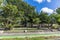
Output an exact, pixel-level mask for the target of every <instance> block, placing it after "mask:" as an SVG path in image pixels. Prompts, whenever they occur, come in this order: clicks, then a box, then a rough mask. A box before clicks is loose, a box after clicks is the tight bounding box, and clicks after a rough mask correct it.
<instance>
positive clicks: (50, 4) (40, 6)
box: [24, 0, 60, 13]
mask: <svg viewBox="0 0 60 40" xmlns="http://www.w3.org/2000/svg"><path fill="white" fill-rule="evenodd" d="M24 1H25V2H27V3H28V4H30V5H32V6H35V7H36V10H37V11H38V12H40V11H41V10H43V11H45V12H48V11H49V12H51V13H52V12H53V10H55V9H56V8H58V7H60V0H24Z"/></svg>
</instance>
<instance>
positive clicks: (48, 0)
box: [33, 0, 51, 3]
mask: <svg viewBox="0 0 60 40" xmlns="http://www.w3.org/2000/svg"><path fill="white" fill-rule="evenodd" d="M33 1H36V2H38V3H42V2H43V1H46V0H33ZM47 2H51V0H47Z"/></svg>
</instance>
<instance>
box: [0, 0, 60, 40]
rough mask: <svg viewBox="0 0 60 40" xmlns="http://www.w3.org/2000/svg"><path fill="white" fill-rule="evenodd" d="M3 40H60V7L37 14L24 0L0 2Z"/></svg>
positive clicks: (0, 31)
mask: <svg viewBox="0 0 60 40" xmlns="http://www.w3.org/2000/svg"><path fill="white" fill-rule="evenodd" d="M0 39H1V40H60V7H59V8H57V9H56V10H54V12H53V13H52V14H49V13H47V12H44V11H41V12H37V11H36V10H35V6H32V5H29V4H28V3H27V2H24V1H23V0H2V1H1V0H0Z"/></svg>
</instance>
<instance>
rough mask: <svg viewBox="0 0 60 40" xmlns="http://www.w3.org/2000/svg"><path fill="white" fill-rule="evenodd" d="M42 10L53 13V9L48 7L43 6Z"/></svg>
mask: <svg viewBox="0 0 60 40" xmlns="http://www.w3.org/2000/svg"><path fill="white" fill-rule="evenodd" d="M41 11H43V12H46V13H50V14H52V13H53V10H52V9H49V8H47V7H44V8H42V9H41Z"/></svg>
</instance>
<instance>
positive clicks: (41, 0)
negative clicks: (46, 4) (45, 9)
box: [34, 0, 43, 3]
mask: <svg viewBox="0 0 60 40" xmlns="http://www.w3.org/2000/svg"><path fill="white" fill-rule="evenodd" d="M34 1H36V2H38V3H42V2H43V0H34Z"/></svg>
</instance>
